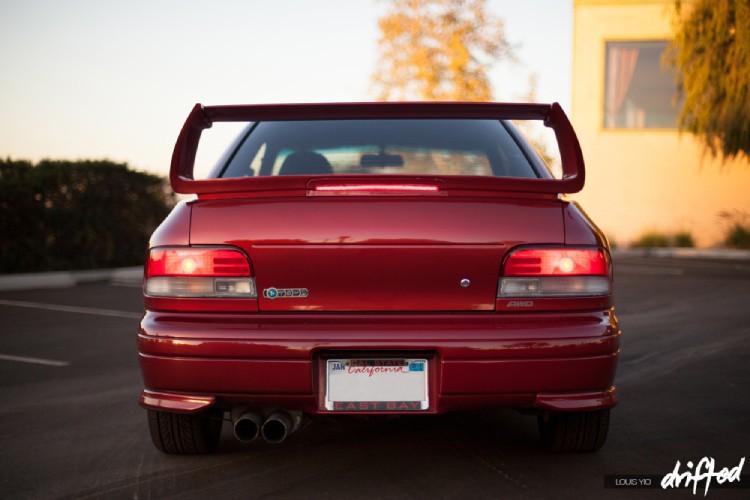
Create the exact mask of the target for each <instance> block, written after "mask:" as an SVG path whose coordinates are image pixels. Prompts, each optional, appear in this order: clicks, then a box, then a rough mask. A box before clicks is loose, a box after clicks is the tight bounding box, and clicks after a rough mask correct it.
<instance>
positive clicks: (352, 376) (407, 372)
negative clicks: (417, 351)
mask: <svg viewBox="0 0 750 500" xmlns="http://www.w3.org/2000/svg"><path fill="white" fill-rule="evenodd" d="M427 366H428V365H427V360H426V359H404V358H399V359H393V358H388V359H329V360H328V361H327V363H326V400H325V404H326V409H327V410H330V411H355V412H363V411H365V412H366V411H421V410H426V409H428V408H429V407H430V402H429V396H428V384H427V380H428V373H429V370H428V369H427Z"/></svg>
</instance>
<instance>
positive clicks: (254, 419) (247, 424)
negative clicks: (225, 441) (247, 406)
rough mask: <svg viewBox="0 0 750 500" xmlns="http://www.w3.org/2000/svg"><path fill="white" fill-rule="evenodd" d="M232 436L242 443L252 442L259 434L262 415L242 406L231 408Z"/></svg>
mask: <svg viewBox="0 0 750 500" xmlns="http://www.w3.org/2000/svg"><path fill="white" fill-rule="evenodd" d="M232 426H233V429H234V437H236V438H237V439H238V440H239V441H241V442H243V443H252V442H253V441H255V439H257V437H258V436H259V435H260V429H261V427H262V426H263V417H261V416H260V415H259V414H258V413H256V412H253V411H245V410H244V409H242V408H236V409H234V410H232Z"/></svg>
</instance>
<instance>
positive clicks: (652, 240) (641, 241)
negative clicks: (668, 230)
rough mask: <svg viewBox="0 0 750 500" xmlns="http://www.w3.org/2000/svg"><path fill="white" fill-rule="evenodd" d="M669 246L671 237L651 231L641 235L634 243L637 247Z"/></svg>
mask: <svg viewBox="0 0 750 500" xmlns="http://www.w3.org/2000/svg"><path fill="white" fill-rule="evenodd" d="M668 246H669V237H668V236H667V235H665V234H662V233H657V232H655V231H650V232H647V233H644V234H642V235H641V237H640V238H638V240H637V241H636V242H635V243H633V247H635V248H662V247H668Z"/></svg>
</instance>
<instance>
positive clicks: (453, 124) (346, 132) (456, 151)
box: [218, 119, 540, 178]
mask: <svg viewBox="0 0 750 500" xmlns="http://www.w3.org/2000/svg"><path fill="white" fill-rule="evenodd" d="M510 127H511V125H509V124H508V123H506V122H503V121H498V120H477V119H473V120H459V119H444V120H417V119H414V120H410V119H399V120H373V119H370V120H315V121H272V122H258V123H254V124H252V125H250V127H248V129H247V130H246V131H245V132H243V134H244V136H243V137H242V138H241V139H240V141H239V145H238V146H237V147H236V150H235V151H234V152H233V153H232V154H231V155H230V159H229V161H227V162H226V163H225V164H224V165H223V166H222V167H221V168H220V170H219V172H218V177H222V178H231V177H259V176H275V175H357V174H376V175H393V174H401V175H403V174H406V175H470V176H477V175H479V176H499V177H521V178H537V177H540V175H539V174H538V173H537V171H536V170H535V168H534V166H533V164H532V163H531V161H530V160H529V158H528V157H527V156H526V155H527V154H528V151H530V150H527V151H526V152H525V151H524V150H523V149H522V148H521V147H520V146H519V144H518V143H517V140H521V139H517V137H518V136H517V135H516V134H515V132H512V131H511V130H510Z"/></svg>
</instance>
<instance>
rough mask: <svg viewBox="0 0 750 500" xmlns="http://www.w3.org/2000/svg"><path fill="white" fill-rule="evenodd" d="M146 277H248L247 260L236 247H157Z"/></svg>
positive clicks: (152, 254) (150, 258) (248, 267)
mask: <svg viewBox="0 0 750 500" xmlns="http://www.w3.org/2000/svg"><path fill="white" fill-rule="evenodd" d="M146 275H147V276H250V263H249V262H248V260H247V259H246V258H245V256H244V255H243V254H242V252H240V251H239V250H232V249H225V248H211V249H198V248H185V249H182V248H179V249H178V248H164V249H160V248H156V249H154V250H151V253H150V254H149V259H148V267H147V274H146Z"/></svg>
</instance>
